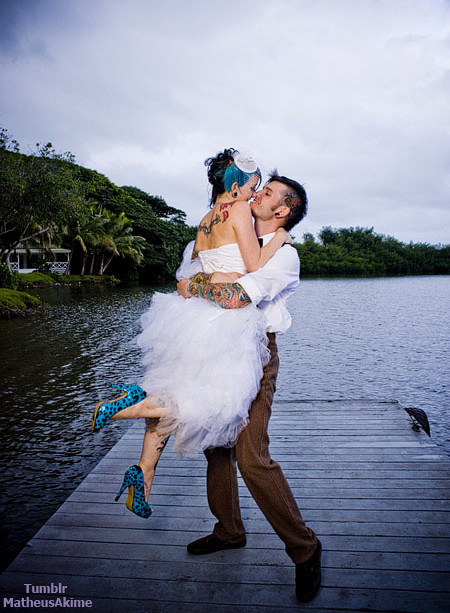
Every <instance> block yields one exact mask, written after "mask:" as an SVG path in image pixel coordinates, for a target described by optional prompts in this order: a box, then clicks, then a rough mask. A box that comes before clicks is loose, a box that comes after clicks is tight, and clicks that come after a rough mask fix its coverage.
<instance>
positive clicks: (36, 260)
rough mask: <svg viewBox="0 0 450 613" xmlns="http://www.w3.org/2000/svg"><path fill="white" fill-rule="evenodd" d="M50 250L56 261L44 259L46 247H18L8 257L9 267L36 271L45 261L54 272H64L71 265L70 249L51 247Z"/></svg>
mask: <svg viewBox="0 0 450 613" xmlns="http://www.w3.org/2000/svg"><path fill="white" fill-rule="evenodd" d="M50 251H51V252H52V253H53V254H54V256H55V261H48V260H44V257H45V256H46V252H45V251H44V249H24V248H23V247H20V246H19V247H17V248H16V249H14V251H13V252H12V253H11V254H10V256H9V258H8V262H7V263H8V267H9V269H10V270H12V271H16V272H22V273H26V272H34V271H35V270H36V269H37V268H39V266H41V265H42V264H43V263H44V264H47V265H48V267H49V268H50V270H51V271H52V272H59V273H61V274H63V273H64V272H65V271H66V268H67V266H68V265H69V258H70V249H62V248H59V247H51V248H50Z"/></svg>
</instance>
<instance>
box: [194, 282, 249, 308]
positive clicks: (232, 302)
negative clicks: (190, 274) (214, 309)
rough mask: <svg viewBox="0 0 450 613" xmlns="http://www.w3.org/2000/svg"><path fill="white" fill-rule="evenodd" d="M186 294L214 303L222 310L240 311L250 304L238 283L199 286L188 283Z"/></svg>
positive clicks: (247, 296)
mask: <svg viewBox="0 0 450 613" xmlns="http://www.w3.org/2000/svg"><path fill="white" fill-rule="evenodd" d="M187 289H188V292H189V293H190V294H191V296H197V297H199V298H204V299H205V300H209V301H210V302H214V303H215V304H217V305H218V306H220V307H222V309H240V308H242V307H246V306H247V305H249V304H250V303H251V299H250V296H249V295H248V294H247V293H246V292H245V291H244V288H243V287H242V285H239V283H209V284H206V285H200V284H199V283H194V282H192V281H191V282H190V283H189V285H188V288H187Z"/></svg>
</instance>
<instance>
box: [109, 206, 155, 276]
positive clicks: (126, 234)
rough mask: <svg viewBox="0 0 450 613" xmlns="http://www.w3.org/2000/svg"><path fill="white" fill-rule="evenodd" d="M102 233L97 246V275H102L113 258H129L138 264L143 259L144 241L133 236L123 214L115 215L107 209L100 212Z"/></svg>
mask: <svg viewBox="0 0 450 613" xmlns="http://www.w3.org/2000/svg"><path fill="white" fill-rule="evenodd" d="M102 216H103V233H102V235H101V236H100V238H99V240H98V242H97V246H98V247H99V248H100V249H101V260H100V265H99V271H98V272H99V274H100V275H103V274H104V273H105V271H106V269H107V268H108V266H109V265H110V264H111V262H112V260H113V258H114V257H115V256H121V257H129V258H130V259H131V260H132V261H133V262H136V263H137V264H140V262H141V261H142V258H143V257H144V255H143V253H142V249H143V248H144V246H145V239H144V238H143V237H142V236H134V235H133V227H132V225H131V221H130V220H129V219H128V218H127V217H126V216H125V213H123V212H122V213H120V214H119V215H116V214H115V213H111V212H110V211H108V210H107V209H104V210H103V211H102Z"/></svg>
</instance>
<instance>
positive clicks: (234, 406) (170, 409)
mask: <svg viewBox="0 0 450 613" xmlns="http://www.w3.org/2000/svg"><path fill="white" fill-rule="evenodd" d="M205 165H206V166H207V168H208V180H209V182H210V183H211V185H212V196H211V210H210V211H209V212H208V213H207V214H206V215H205V216H204V217H203V219H202V220H201V222H200V224H199V226H198V229H197V235H196V240H195V241H192V242H191V243H190V244H189V245H188V246H187V247H186V250H185V254H184V258H183V264H182V265H181V267H180V268H179V270H178V271H177V278H178V279H181V278H188V277H195V276H196V275H197V276H196V277H195V278H196V280H199V281H200V282H201V281H202V279H204V278H205V275H206V276H207V278H209V277H208V275H210V274H212V273H215V272H221V273H230V272H235V273H239V274H241V275H242V274H245V273H247V272H253V271H255V270H257V269H259V268H261V267H262V266H264V264H266V263H267V261H268V260H269V259H270V258H271V257H272V256H273V255H274V253H275V252H276V251H277V250H278V249H279V248H280V247H281V246H282V245H283V244H284V243H285V242H290V240H291V239H290V236H289V234H288V233H287V232H286V231H285V230H284V229H283V228H279V229H278V230H277V232H276V233H275V235H274V237H273V238H272V239H271V240H270V241H269V242H268V243H267V245H265V246H264V247H263V248H260V246H259V243H258V239H257V236H256V233H255V230H254V227H253V220H252V215H251V211H250V206H249V204H248V201H249V200H251V199H252V197H253V196H254V195H255V193H256V191H257V188H258V186H259V183H260V181H261V173H260V171H259V168H258V167H257V165H256V163H255V162H254V160H253V159H252V158H251V157H249V156H244V155H242V154H240V153H239V152H238V151H236V150H235V149H225V150H224V151H223V152H221V153H219V154H218V155H216V156H215V157H211V158H208V159H207V160H206V161H205ZM244 306H245V308H231V309H224V308H221V307H219V306H217V305H216V304H214V303H213V302H210V301H205V300H201V299H200V300H198V299H196V298H193V299H190V300H185V299H184V298H183V297H181V296H178V295H177V294H176V293H172V294H163V293H155V294H154V295H153V298H152V302H151V305H150V307H149V309H148V310H147V312H146V313H144V315H143V316H142V318H141V324H142V332H141V334H140V335H139V337H138V344H139V345H140V347H141V348H142V350H143V365H144V368H145V371H144V375H143V378H142V380H141V385H140V386H137V385H134V386H132V385H125V386H120V385H117V386H116V385H115V386H114V387H118V388H119V389H121V390H122V391H123V392H124V394H123V395H122V396H121V397H119V398H118V399H115V400H113V401H109V402H100V403H98V405H97V406H96V407H95V410H94V417H93V421H92V430H93V431H94V432H95V431H99V430H101V429H102V428H103V427H104V426H105V425H106V424H107V423H108V422H109V420H110V419H113V420H116V419H133V418H139V417H141V418H142V417H144V418H146V420H147V430H146V434H145V437H144V444H143V450H142V455H141V460H140V462H139V465H136V466H132V467H130V468H129V469H128V471H127V472H126V473H125V477H124V481H123V484H122V487H121V489H120V491H119V494H118V496H117V498H116V500H117V499H118V498H119V496H120V495H121V494H122V492H123V491H124V489H125V488H126V487H128V488H129V493H128V499H127V507H128V508H129V509H130V510H131V511H133V512H134V513H136V514H138V515H140V516H143V517H149V516H150V514H151V512H152V510H151V508H150V507H149V505H148V503H147V499H148V496H149V493H150V488H151V485H152V482H153V477H154V474H155V469H156V465H157V462H158V460H159V457H160V455H161V453H162V450H163V449H164V447H165V445H166V443H167V440H168V438H169V437H170V435H173V436H174V439H175V448H176V450H177V452H178V454H179V455H183V456H184V455H187V454H192V453H197V452H198V451H199V450H204V449H207V448H213V447H226V446H233V445H234V444H235V442H236V440H237V438H238V436H239V434H240V432H241V431H242V430H243V428H245V426H246V424H247V422H248V412H249V408H250V405H251V403H252V401H253V400H254V398H255V397H256V395H257V393H258V390H259V384H260V380H261V377H262V374H263V368H264V366H265V364H266V363H267V361H268V359H269V351H268V349H267V334H266V326H265V321H264V317H263V315H262V313H261V312H260V310H258V308H257V307H256V306H255V305H253V304H248V305H247V303H246V304H245V305H244Z"/></svg>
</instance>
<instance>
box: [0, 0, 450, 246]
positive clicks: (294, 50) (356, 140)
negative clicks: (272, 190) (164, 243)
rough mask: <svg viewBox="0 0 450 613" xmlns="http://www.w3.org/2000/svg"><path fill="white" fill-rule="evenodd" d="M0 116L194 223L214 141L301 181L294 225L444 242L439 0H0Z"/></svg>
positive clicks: (447, 178) (449, 48)
mask: <svg viewBox="0 0 450 613" xmlns="http://www.w3.org/2000/svg"><path fill="white" fill-rule="evenodd" d="M0 71H1V81H0V82H1V93H0V125H1V126H3V127H6V128H7V129H8V131H9V132H10V133H11V134H12V135H13V136H14V137H15V138H16V139H17V140H18V141H19V143H20V145H21V148H22V150H23V151H24V152H27V151H28V150H29V149H30V148H32V147H33V145H34V144H35V143H36V142H47V141H51V142H52V143H53V145H54V147H55V148H56V149H57V150H58V151H66V150H70V151H71V152H72V153H74V154H75V156H76V159H77V161H78V162H79V163H80V164H83V165H84V166H87V167H90V168H93V169H96V170H98V171H99V172H101V173H103V174H105V175H106V176H108V177H109V178H110V179H111V180H112V181H114V182H115V183H116V184H118V185H136V186H137V187H140V188H141V189H144V190H145V191H148V192H150V193H152V194H157V195H162V196H163V197H164V198H165V199H166V201H167V202H168V203H169V204H171V205H173V206H176V207H179V208H181V209H183V210H185V211H186V212H187V214H188V220H189V221H190V222H191V223H197V222H198V221H199V219H200V218H201V216H202V215H203V214H204V212H205V210H206V206H207V200H208V189H207V182H206V175H205V168H204V166H203V161H204V159H205V158H206V157H208V156H210V155H213V154H215V153H216V152H217V151H219V150H220V149H223V148H224V147H228V146H232V147H235V148H238V149H241V150H244V151H246V152H249V153H252V154H253V155H254V156H255V157H256V158H257V160H258V162H259V164H260V166H261V168H262V169H263V171H265V172H269V171H270V170H271V169H272V168H274V167H275V166H276V167H278V170H279V171H280V173H281V174H286V175H288V176H291V177H292V178H295V179H297V180H299V181H300V182H302V183H303V184H304V185H305V187H306V189H307V191H308V194H309V198H310V212H309V215H308V217H307V218H306V219H305V221H304V222H302V224H301V226H299V227H298V228H297V229H296V232H295V235H296V236H297V238H299V239H300V238H301V236H302V234H303V232H312V233H314V234H316V233H317V232H318V231H319V230H320V228H321V227H322V226H325V225H331V226H333V227H349V226H364V227H372V226H373V227H374V228H375V231H377V232H381V233H384V234H390V235H393V236H396V237H397V238H399V239H401V240H403V241H410V240H413V241H416V242H430V243H433V244H435V243H439V242H442V243H450V231H449V230H450V212H449V211H450V206H449V205H450V173H449V170H450V139H449V136H450V134H449V132H450V116H449V115H450V110H449V109H450V1H449V0H264V1H262V0H222V2H213V1H212V0H189V2H187V1H185V0H164V2H163V1H162V0H0Z"/></svg>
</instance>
